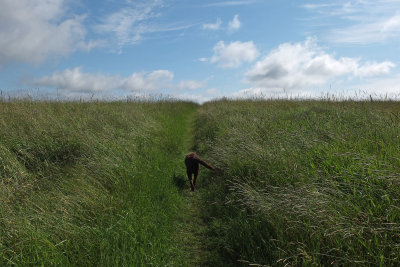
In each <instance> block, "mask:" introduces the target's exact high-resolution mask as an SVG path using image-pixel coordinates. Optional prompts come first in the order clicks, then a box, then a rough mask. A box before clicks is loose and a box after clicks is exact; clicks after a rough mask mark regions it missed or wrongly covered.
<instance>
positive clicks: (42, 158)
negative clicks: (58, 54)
mask: <svg viewBox="0 0 400 267" xmlns="http://www.w3.org/2000/svg"><path fill="white" fill-rule="evenodd" d="M196 108H197V105H196V104H193V103H187V102H177V101H158V102H150V101H146V102H130V103H124V102H113V103H104V102H89V103H79V102H63V103H61V102H59V103H58V102H47V101H40V102H34V101H18V100H14V101H9V102H1V103H0V202H1V203H2V204H1V205H0V265H2V266H4V265H35V266H36V265H45V266H48V265H61V266H70V265H74V266H75V265H78V266H118V265H123V266H126V265H135V266H141V265H155V266H161V265H175V266H178V265H182V264H183V261H184V256H183V253H184V252H183V251H181V250H180V248H179V247H178V242H177V240H176V238H177V237H176V233H177V231H178V229H177V227H178V225H177V224H176V221H177V218H179V216H180V213H179V211H180V209H181V205H182V201H183V198H182V196H181V194H180V193H179V191H178V190H177V188H176V187H175V186H174V185H173V183H172V178H173V175H174V173H177V172H182V171H183V169H182V168H183V166H182V157H183V155H184V153H185V151H184V150H185V147H184V145H183V144H182V140H184V138H185V136H184V133H185V132H186V127H187V121H188V119H189V116H190V114H192V113H193V112H194V110H195V109H196Z"/></svg>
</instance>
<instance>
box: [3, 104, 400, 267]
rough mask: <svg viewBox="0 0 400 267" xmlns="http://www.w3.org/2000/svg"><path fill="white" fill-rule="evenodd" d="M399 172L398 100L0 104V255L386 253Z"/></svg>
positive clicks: (222, 258) (286, 258) (289, 261)
mask: <svg viewBox="0 0 400 267" xmlns="http://www.w3.org/2000/svg"><path fill="white" fill-rule="evenodd" d="M188 151H196V152H197V153H198V154H199V155H200V156H201V157H202V158H203V159H204V160H206V161H207V162H209V163H211V164H212V165H214V166H215V167H217V170H216V171H214V172H211V171H209V170H205V168H202V170H201V173H200V176H199V180H198V186H197V189H196V191H195V192H194V193H192V192H190V189H189V186H188V183H187V181H186V177H185V169H184V164H183V158H184V155H185V154H186V153H187V152H188ZM399 173H400V105H399V103H397V102H390V101H388V102H353V101H344V102H339V101H286V100H276V101H272V100H271V101H261V100H260V101H258V100H254V101H250V100H248V101H228V100H221V101H215V102H209V103H206V104H204V105H202V106H198V105H196V104H193V103H187V102H177V101H175V102H173V101H158V102H131V103H124V102H112V103H105V102H103V103H102V102H90V103H74V102H63V103H61V102H33V101H17V100H15V101H10V102H0V203H2V205H0V265H1V266H3V265H34V266H37V265H43V266H48V265H58V266H71V265H73V266H76V265H79V266H94V265H95V266H127V265H130V266H144V265H145V266H148V265H154V266H165V265H168V266H238V265H243V266H247V265H249V264H260V265H272V266H283V265H288V266H293V265H297V266H317V265H337V266H355V265H357V266H359V265H361V266H363V265H364V266H395V265H397V262H399V260H400V246H399V244H400V210H399V207H400V198H399V192H400V175H399Z"/></svg>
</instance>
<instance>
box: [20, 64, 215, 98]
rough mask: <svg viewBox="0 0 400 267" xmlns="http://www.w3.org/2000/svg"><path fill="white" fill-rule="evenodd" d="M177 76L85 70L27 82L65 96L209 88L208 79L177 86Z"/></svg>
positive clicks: (158, 71) (55, 74)
mask: <svg viewBox="0 0 400 267" xmlns="http://www.w3.org/2000/svg"><path fill="white" fill-rule="evenodd" d="M173 79H174V74H173V73H172V72H171V71H168V70H155V71H152V72H135V73H132V74H131V75H130V76H128V77H121V76H119V75H108V74H103V73H87V72H84V71H83V69H82V67H76V68H73V69H66V70H64V71H63V72H55V73H53V74H52V75H49V76H44V77H42V78H38V79H34V80H33V81H26V82H25V83H26V84H28V85H34V86H39V87H49V88H57V89H59V90H60V91H61V92H63V93H68V94H71V93H74V94H79V93H106V92H113V91H115V90H122V91H125V92H153V93H156V92H161V91H162V90H180V91H186V90H187V91H190V90H195V89H198V88H202V87H205V86H206V83H207V80H204V81H195V80H183V81H180V82H179V83H173Z"/></svg>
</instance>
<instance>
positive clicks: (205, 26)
mask: <svg viewBox="0 0 400 267" xmlns="http://www.w3.org/2000/svg"><path fill="white" fill-rule="evenodd" d="M221 24H222V20H221V19H220V18H217V21H216V22H215V23H205V24H203V29H204V30H214V31H215V30H219V29H220V28H221Z"/></svg>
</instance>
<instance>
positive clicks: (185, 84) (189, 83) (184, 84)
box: [176, 80, 207, 90]
mask: <svg viewBox="0 0 400 267" xmlns="http://www.w3.org/2000/svg"><path fill="white" fill-rule="evenodd" d="M206 83H207V81H195V80H185V81H181V82H179V83H178V84H177V85H176V89H178V90H196V89H199V88H202V87H204V86H205V84H206Z"/></svg>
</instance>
